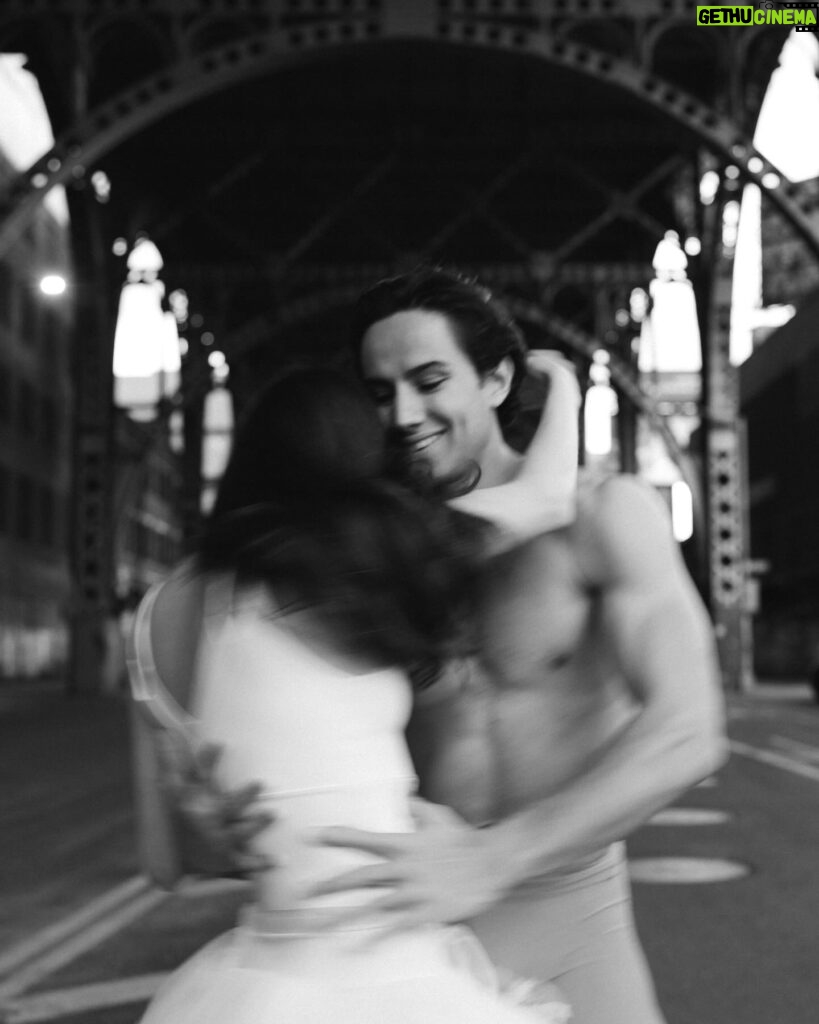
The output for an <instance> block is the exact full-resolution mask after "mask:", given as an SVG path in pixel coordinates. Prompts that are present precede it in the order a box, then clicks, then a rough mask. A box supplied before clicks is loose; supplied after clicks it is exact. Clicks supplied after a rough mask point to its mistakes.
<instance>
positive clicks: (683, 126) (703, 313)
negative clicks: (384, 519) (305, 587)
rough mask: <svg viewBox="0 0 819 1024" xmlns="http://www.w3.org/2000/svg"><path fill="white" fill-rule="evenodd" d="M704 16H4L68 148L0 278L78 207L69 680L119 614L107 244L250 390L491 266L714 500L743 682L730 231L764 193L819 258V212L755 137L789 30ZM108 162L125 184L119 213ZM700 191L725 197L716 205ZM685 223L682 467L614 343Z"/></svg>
mask: <svg viewBox="0 0 819 1024" xmlns="http://www.w3.org/2000/svg"><path fill="white" fill-rule="evenodd" d="M763 6H766V7H771V6H772V5H771V4H767V5H763ZM780 6H781V5H780ZM695 8H696V5H695V3H693V2H689V0H3V3H2V4H0V52H14V53H24V54H25V55H26V56H27V59H28V67H29V68H30V70H32V71H33V72H34V74H35V75H36V76H37V78H38V80H39V83H40V86H41V89H42V92H43V95H44V98H45V101H46V105H47V108H48V111H49V115H50V117H51V121H52V125H53V127H54V133H55V138H56V142H55V144H54V146H53V148H52V149H51V150H50V151H49V152H48V153H46V154H45V155H44V156H43V157H42V158H41V159H40V160H38V161H37V162H36V163H35V164H34V165H33V166H31V167H30V168H28V169H27V170H26V171H25V172H24V173H22V174H20V175H19V176H18V177H17V178H16V179H15V180H13V181H12V182H11V183H10V184H9V185H8V187H6V188H5V189H4V191H3V192H2V193H1V194H0V259H6V260H13V258H14V248H15V246H16V245H17V244H19V241H20V239H21V237H22V236H23V235H24V234H25V231H26V229H27V226H28V225H29V223H30V222H31V218H32V217H33V215H34V212H35V211H36V210H37V208H38V206H39V204H41V203H42V201H43V198H44V196H45V195H46V194H47V192H48V191H49V190H50V189H52V188H53V187H55V186H57V185H63V186H65V188H66V191H67V196H68V202H69V209H70V213H71V235H72V245H73V258H74V268H73V272H74V275H75V277H76V280H77V281H78V286H77V287H76V288H75V289H74V291H73V303H74V310H73V313H74V317H73V325H74V326H73V331H74V339H73V344H74V351H75V353H76V359H75V362H76V379H75V382H74V385H75V395H76V411H77V415H76V436H75V492H74V499H73V504H74V510H73V545H74V547H73V552H72V564H73V572H74V582H75V600H76V603H77V609H78V612H79V614H78V615H77V616H76V621H75V627H74V628H75V637H74V648H75V660H74V671H75V672H77V673H78V674H80V675H81V676H82V678H83V679H84V680H88V681H89V682H88V683H87V685H94V683H93V680H94V679H95V677H96V671H97V670H96V668H95V664H94V658H95V655H94V651H93V643H92V642H91V640H90V638H91V637H92V636H93V635H94V630H95V628H96V627H97V626H98V625H99V622H100V620H101V618H102V617H104V616H105V615H106V614H107V612H108V604H109V601H110V594H111V573H112V532H113V517H114V504H113V495H112V484H111V480H112V472H111V470H112V465H111V463H112V459H113V458H114V452H113V448H112V443H111V417H112V400H111V395H112V381H111V363H112V358H111V357H112V345H113V333H114V332H113V326H114V318H115V314H116V304H117V298H118V294H119V288H120V286H121V284H122V281H123V278H124V269H123V266H122V263H121V260H118V259H117V258H116V257H115V256H114V255H113V254H112V251H111V246H112V242H113V240H114V239H115V238H118V237H122V238H125V239H127V240H128V241H133V239H134V238H135V236H136V234H137V233H138V232H140V231H144V232H146V233H147V234H148V236H149V237H150V238H151V239H153V240H154V241H155V242H156V243H157V244H158V246H159V247H160V249H161V252H162V255H163V258H164V260H165V269H164V272H163V277H164V279H165V281H166V283H167V284H168V287H169V288H175V287H178V288H183V289H184V290H185V291H186V292H187V294H188V296H189V301H190V308H191V309H192V310H195V311H196V323H198V324H199V325H200V328H199V329H200V331H208V332H210V333H211V334H213V335H214V336H215V337H216V339H217V341H218V346H219V348H220V349H222V351H224V352H225V354H226V356H227V359H228V361H229V363H230V366H231V381H232V386H233V387H234V389H235V390H236V391H237V393H239V394H241V392H242V390H243V389H245V390H247V389H248V388H249V387H250V386H251V384H252V382H253V381H255V380H257V379H259V376H260V374H263V373H267V372H270V370H271V369H272V368H274V367H275V366H276V364H277V363H278V362H280V361H281V360H282V358H284V357H285V356H288V355H291V354H293V353H296V352H310V353H311V354H320V353H323V352H327V353H330V352H331V351H332V350H333V347H334V346H337V345H338V344H339V342H338V339H339V335H340V327H339V325H340V324H341V325H342V327H343V323H344V312H345V309H346V308H347V307H348V306H349V304H350V302H351V301H352V299H353V298H354V296H355V294H356V292H357V291H358V290H360V289H361V288H362V287H363V286H364V285H366V284H368V283H371V282H372V281H373V280H374V279H376V278H377V277H379V276H383V275H384V274H385V273H390V272H395V271H398V270H401V269H406V268H407V267H410V266H412V265H414V264H416V263H417V262H419V261H420V260H433V261H436V262H441V263H445V264H452V265H457V266H460V267H464V268H466V269H468V270H469V271H470V272H475V273H476V274H478V275H479V276H480V277H481V278H482V279H484V280H486V281H487V282H488V283H489V284H490V285H492V286H494V287H495V288H496V289H497V290H498V291H499V292H500V293H501V294H502V295H503V296H504V297H505V298H506V299H507V300H508V302H509V304H510V305H511V307H512V309H513V311H514V313H515V315H516V316H517V317H518V319H519V320H520V321H521V323H522V324H523V326H524V327H525V329H526V331H527V333H528V334H529V335H530V338H531V339H532V340H533V341H534V342H535V343H536V344H554V345H557V346H559V347H562V348H563V349H564V350H566V351H568V352H570V353H572V355H573V356H574V357H575V358H576V360H577V361H578V363H579V364H583V363H584V361H585V363H586V364H588V362H589V361H590V359H591V355H592V353H593V352H594V351H595V350H596V349H598V348H600V347H601V346H602V347H604V348H606V347H608V348H609V349H610V350H611V369H612V380H613V383H614V385H615V386H616V388H617V390H618V392H619V393H620V395H621V397H623V398H625V400H626V402H627V403H630V404H632V405H633V406H634V407H635V408H637V409H639V410H640V411H641V413H642V414H643V415H645V416H646V417H647V418H648V419H649V421H650V422H651V424H652V425H653V426H654V428H655V429H657V430H658V431H659V432H660V433H661V434H662V435H663V437H664V438H665V440H666V442H667V445H668V446H669V449H670V451H671V454H672V457H674V458H675V459H677V460H678V461H679V463H680V465H681V469H682V470H683V473H684V475H685V476H686V478H688V479H692V482H693V483H694V490H695V493H698V494H700V495H701V496H702V508H703V510H704V515H703V521H704V523H705V526H706V531H707V532H706V543H705V548H704V550H705V552H706V554H705V559H704V560H705V571H704V577H705V580H704V582H705V586H704V589H705V590H706V592H707V597H708V600H709V602H710V607H711V611H712V614H713V616H714V620H715V623H716V627H717V634H718V638H719V643H720V649H721V656H722V663H723V670H724V673H725V679H726V685H728V686H729V687H739V686H741V685H742V680H743V677H744V675H745V674H746V673H747V669H748V664H747V660H748V645H747V632H748V611H747V608H746V603H745V583H746V574H747V563H748V551H747V538H746V524H745V516H746V511H745V510H746V504H747V503H746V501H745V495H744V488H745V484H744V480H743V451H742V445H743V435H742V424H741V421H740V419H739V409H738V392H737V375H736V370H735V368H734V367H732V365H731V364H730V361H729V358H728V342H729V327H730V283H731V266H732V250H731V247H730V246H727V245H726V244H724V240H723V233H722V222H723V218H722V212H723V208H724V205H725V204H726V203H727V202H730V201H732V200H736V199H738V198H739V195H740V193H741V188H742V186H743V184H744V183H747V182H755V183H756V184H758V185H759V186H760V188H761V190H762V193H763V201H764V203H765V204H766V206H767V207H769V208H771V209H773V210H775V211H776V214H777V216H779V217H781V218H782V219H783V221H784V222H785V223H786V224H787V226H788V230H789V231H791V232H793V234H794V235H796V236H798V237H799V238H800V239H801V240H802V241H803V243H804V244H805V246H806V248H807V250H808V251H809V253H810V255H811V258H812V259H819V215H817V210H816V209H815V205H814V203H815V201H814V200H813V199H812V198H811V196H810V195H809V194H808V193H807V192H806V191H805V190H804V189H803V188H801V187H800V186H798V185H796V184H793V183H791V182H789V181H788V180H787V178H786V177H785V176H784V175H783V174H782V173H780V172H779V170H778V169H777V168H776V167H773V166H772V165H771V164H770V163H769V161H768V160H767V159H766V158H765V157H764V156H763V155H762V154H761V153H759V152H757V151H756V150H755V149H754V146H753V144H752V141H751V139H752V135H753V129H754V125H755V122H756V118H757V115H758V112H759V107H760V104H761V101H762V97H763V95H764V93H765V90H766V88H767V85H768V82H769V79H770V76H771V73H772V71H773V70H774V69H775V68H776V66H777V60H778V56H779V54H780V51H781V48H782V45H783V44H784V42H785V39H786V37H787V33H788V31H789V29H787V28H785V27H781V26H775V25H755V26H748V27H742V28H740V27H730V26H724V27H708V28H703V27H698V26H697V25H696V23H695ZM97 170H102V171H104V172H105V174H106V175H107V176H108V179H109V180H110V182H111V194H110V200H109V201H108V202H106V203H100V202H99V201H98V198H97V196H96V194H95V191H94V189H93V187H92V177H93V175H94V172H95V171H97ZM706 171H711V172H713V173H714V174H716V175H717V178H718V182H719V184H718V188H717V189H716V194H715V195H714V196H713V197H712V201H710V202H709V203H707V204H706V203H703V202H702V201H701V197H700V190H699V184H700V181H701V179H702V176H703V174H704V173H705V172H706ZM669 229H674V230H677V231H678V232H679V233H680V235H681V236H684V237H685V236H696V237H697V238H699V239H700V241H701V251H700V254H699V255H698V256H696V257H692V258H691V260H690V262H689V271H690V277H691V279H692V281H693V284H694V287H695V291H696V294H697V298H698V305H699V310H700V320H701V323H700V328H701V336H702V339H703V388H702V401H701V422H702V425H703V427H702V440H701V443H700V455H701V458H700V459H699V464H698V466H697V465H693V466H692V463H691V459H690V458H689V457H688V456H686V454H685V453H683V452H680V451H679V450H677V449H676V448H675V442H674V439H673V435H672V434H671V433H670V431H669V429H668V426H667V424H666V423H665V422H664V420H663V417H662V415H660V412H659V411H658V409H657V407H656V403H655V401H654V400H653V398H652V396H651V395H649V394H646V393H644V392H643V391H642V390H641V388H640V384H639V380H638V376H637V374H636V371H635V367H634V362H633V359H631V358H629V355H628V352H627V351H625V350H624V348H623V344H622V342H623V339H622V336H621V335H622V332H619V333H618V331H617V330H616V329H615V320H614V314H615V311H617V310H618V309H621V308H623V307H624V306H625V307H627V306H628V296H629V294H630V292H631V290H632V289H633V288H634V287H636V286H641V287H646V286H647V284H648V282H649V280H650V278H651V276H652V268H651V258H652V255H653V253H654V250H655V248H656V246H657V243H658V242H659V240H660V239H661V238H662V237H663V235H664V233H665V232H666V231H667V230H669ZM195 335H196V328H195V327H194V326H193V325H191V327H190V330H189V333H188V339H189V343H190V344H191V349H190V350H189V351H190V353H191V355H190V360H191V363H190V366H189V367H188V370H187V372H186V380H187V387H186V393H185V396H184V398H183V404H184V407H185V410H186V413H187V415H188V418H189V421H190V423H193V417H194V415H195V413H196V410H200V411H201V401H200V399H201V394H202V389H203V388H204V387H205V385H206V381H207V376H208V375H207V372H206V371H205V370H204V369H203V368H202V367H201V366H199V367H198V368H197V366H196V365H194V359H195V358H199V357H197V356H196V352H197V351H201V349H200V347H199V346H197V344H196V338H195ZM626 348H627V346H626ZM190 423H189V429H188V435H189V436H194V434H195V430H194V429H193V428H191V427H190ZM194 427H195V423H194ZM695 462H696V460H695ZM694 477H696V478H697V479H696V480H694V479H693V478H694Z"/></svg>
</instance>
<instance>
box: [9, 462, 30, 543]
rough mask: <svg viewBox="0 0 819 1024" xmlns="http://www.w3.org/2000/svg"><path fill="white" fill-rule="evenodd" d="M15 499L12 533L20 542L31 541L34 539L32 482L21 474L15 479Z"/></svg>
mask: <svg viewBox="0 0 819 1024" xmlns="http://www.w3.org/2000/svg"><path fill="white" fill-rule="evenodd" d="M16 499H17V500H16V502H15V509H14V513H15V514H14V526H15V529H14V533H15V535H16V536H17V537H18V538H19V539H20V540H25V541H31V540H33V539H34V518H35V494H34V481H33V480H31V479H30V478H29V477H27V476H25V475H24V474H22V473H21V474H20V475H19V476H18V478H17V494H16Z"/></svg>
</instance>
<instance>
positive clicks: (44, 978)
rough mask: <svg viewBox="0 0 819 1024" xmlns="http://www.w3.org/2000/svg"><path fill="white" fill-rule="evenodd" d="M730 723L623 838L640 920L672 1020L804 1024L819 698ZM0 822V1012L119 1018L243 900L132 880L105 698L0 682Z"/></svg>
mask: <svg viewBox="0 0 819 1024" xmlns="http://www.w3.org/2000/svg"><path fill="white" fill-rule="evenodd" d="M729 732H730V736H731V742H732V756H731V758H730V761H729V763H728V764H727V765H726V766H725V768H723V769H722V770H721V771H720V772H719V773H718V774H717V775H716V776H715V777H714V778H713V779H711V780H709V781H708V783H707V784H705V785H703V786H700V787H697V788H696V789H694V790H692V791H691V792H689V793H688V794H686V795H685V796H684V797H683V798H682V799H680V800H679V801H678V802H677V804H676V805H675V806H674V807H673V808H670V809H669V810H668V811H667V812H663V813H662V814H661V815H659V816H658V817H657V819H655V821H654V822H652V823H650V824H649V825H647V826H646V827H644V828H643V829H641V830H640V831H639V832H638V833H637V834H636V835H635V836H633V837H632V838H631V840H630V841H629V854H630V859H631V869H632V877H633V879H634V896H635V906H636V912H637V918H638V925H639V928H640V933H641V935H642V937H643V942H644V946H645V949H646V952H647V955H648V958H649V961H650V964H651V967H652V970H653V972H654V975H655V978H656V981H657V986H658V990H659V993H660V997H661V1001H662V1004H663V1007H664V1009H665V1012H666V1014H667V1017H668V1024H818V1022H819V969H818V968H819V957H818V956H817V954H819V707H817V706H816V705H815V704H813V703H812V701H811V699H810V695H809V693H808V691H807V689H802V690H790V689H786V688H784V687H780V688H776V689H774V688H771V689H770V691H768V690H765V691H760V693H758V694H756V695H754V696H750V697H743V698H733V699H732V700H731V702H730V723H729ZM0 820H2V822H3V825H4V827H3V829H2V830H0V866H2V888H0V894H1V895H2V898H0V1021H2V1022H4V1024H23V1022H26V1021H31V1022H33V1021H55V1022H59V1024H133V1022H135V1021H137V1020H138V1019H139V1016H140V1014H141V1011H142V1009H143V1007H144V1005H145V1002H146V1001H147V999H148V998H149V996H150V993H151V992H152V991H153V990H154V989H155V987H156V985H157V984H158V983H159V981H160V980H161V978H162V977H163V976H164V975H165V974H166V973H167V972H168V971H170V970H172V969H173V968H174V967H175V966H176V965H177V964H178V963H180V962H181V961H182V960H183V959H184V958H185V957H186V956H188V955H190V953H192V952H193V951H194V950H195V949H197V948H198V947H199V946H200V945H201V944H202V943H203V942H205V941H206V940H207V939H209V938H210V937H212V936H214V935H217V934H218V933H219V932H221V931H223V930H224V929H226V928H228V927H229V926H230V923H231V921H232V919H233V917H234V914H235V912H236V909H237V907H238V906H239V905H240V904H241V903H242V902H243V900H244V898H245V889H244V887H243V886H242V885H240V884H237V883H230V882H216V883H201V882H199V883H190V884H188V885H186V886H185V887H183V889H182V890H181V891H180V892H178V893H175V894H173V895H169V894H165V893H162V892H159V891H158V890H156V889H152V888H151V887H149V886H148V885H146V884H145V883H144V882H143V881H142V880H141V879H140V878H139V876H138V875H137V873H136V862H135V848H134V841H133V831H132V812H131V794H130V770H129V750H128V740H127V714H126V709H125V707H124V704H123V702H122V701H121V700H119V699H116V698H107V699H97V700H93V699H87V698H86V699H81V700H74V701H66V700H65V698H63V697H61V696H60V695H59V694H45V695H40V696H39V697H37V698H36V699H35V698H32V699H11V700H10V699H8V697H7V695H4V694H3V692H2V691H0ZM385 1024H388V1022H385ZM578 1024H582V1022H578ZM618 1024H619V1022H618Z"/></svg>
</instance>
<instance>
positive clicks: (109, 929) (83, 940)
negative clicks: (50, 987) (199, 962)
mask: <svg viewBox="0 0 819 1024" xmlns="http://www.w3.org/2000/svg"><path fill="white" fill-rule="evenodd" d="M167 898H168V893H166V892H163V891H162V890H160V889H149V890H148V891H147V892H144V893H142V894H141V895H139V896H137V897H136V899H134V900H131V902H130V903H126V904H125V905H124V906H122V907H118V908H116V909H114V911H113V912H112V913H110V914H107V915H106V916H105V917H103V918H101V919H100V920H98V921H92V922H91V923H90V924H89V925H88V927H87V928H84V929H82V930H81V931H79V932H77V933H76V934H73V935H71V936H69V937H68V938H67V939H66V940H65V941H64V942H61V943H60V944H59V945H58V946H56V947H52V948H49V949H47V950H45V951H44V952H43V954H42V956H39V957H37V958H35V959H32V960H30V961H29V962H27V963H25V964H24V965H23V966H22V967H21V968H20V970H18V971H17V972H16V973H14V974H12V975H10V976H9V977H8V978H6V979H5V980H4V981H3V982H2V984H0V1000H4V999H9V998H10V997H12V996H16V995H18V994H19V993H20V992H24V991H25V990H26V989H27V988H31V986H32V985H35V984H36V983H37V982H38V981H40V980H41V979H42V978H47V977H48V975H49V974H53V973H54V971H57V970H59V969H60V968H61V967H64V966H65V964H68V963H71V961H72V960H75V959H76V958H77V957H78V956H80V955H81V954H82V953H85V952H87V950H89V949H93V948H94V947H95V946H98V945H99V944H100V943H101V942H104V941H105V940H106V939H107V938H109V937H110V936H111V935H115V934H116V933H117V932H118V931H120V930H121V929H122V928H124V927H125V926H126V925H128V924H130V923H131V922H132V921H135V920H136V919H137V918H139V917H142V915H143V914H145V913H147V912H148V911H149V910H150V909H151V908H152V907H154V906H156V905H157V904H158V903H161V902H162V901H163V900H165V899H167Z"/></svg>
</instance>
